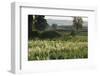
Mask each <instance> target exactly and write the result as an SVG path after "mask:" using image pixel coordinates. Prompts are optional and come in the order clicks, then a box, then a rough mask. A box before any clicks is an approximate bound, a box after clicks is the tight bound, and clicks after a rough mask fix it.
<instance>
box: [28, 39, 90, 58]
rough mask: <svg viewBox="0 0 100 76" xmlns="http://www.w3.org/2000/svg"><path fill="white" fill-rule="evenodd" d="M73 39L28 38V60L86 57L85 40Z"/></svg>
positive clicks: (86, 47)
mask: <svg viewBox="0 0 100 76" xmlns="http://www.w3.org/2000/svg"><path fill="white" fill-rule="evenodd" d="M73 40H74V39H73ZM73 40H70V41H64V40H29V42H28V60H52V59H76V58H87V57H88V43H87V41H86V40H85V41H84V40H80V39H79V40H78V38H77V40H76V41H74V42H73Z"/></svg>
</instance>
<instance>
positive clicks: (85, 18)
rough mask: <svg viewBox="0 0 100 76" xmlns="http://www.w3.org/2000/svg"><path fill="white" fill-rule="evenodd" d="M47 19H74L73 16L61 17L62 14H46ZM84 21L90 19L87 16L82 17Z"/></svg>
mask: <svg viewBox="0 0 100 76" xmlns="http://www.w3.org/2000/svg"><path fill="white" fill-rule="evenodd" d="M45 19H55V20H73V17H60V16H45ZM82 19H83V21H88V18H87V17H82Z"/></svg>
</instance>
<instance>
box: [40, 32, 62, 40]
mask: <svg viewBox="0 0 100 76" xmlns="http://www.w3.org/2000/svg"><path fill="white" fill-rule="evenodd" d="M60 36H61V35H60V34H59V33H58V32H56V31H44V32H42V33H41V38H43V39H53V38H57V37H60Z"/></svg>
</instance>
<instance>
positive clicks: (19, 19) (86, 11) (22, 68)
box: [11, 3, 96, 73]
mask: <svg viewBox="0 0 100 76" xmlns="http://www.w3.org/2000/svg"><path fill="white" fill-rule="evenodd" d="M27 7H28V8H27ZM23 8H25V9H23ZM22 9H23V10H24V11H23V10H22ZM32 9H34V10H32ZM35 10H39V11H38V12H36V11H35ZM67 10H68V11H67ZM45 11H48V12H45ZM66 11H67V12H66ZM22 12H24V13H22ZM54 12H55V13H54ZM57 12H59V13H60V14H59V13H57ZM95 12H96V10H95V9H94V8H87V7H85V8H83V7H71V6H70V7H69V6H68V8H52V7H50V8H49V7H36V6H34V5H33V4H28V3H12V14H11V15H12V52H11V55H12V58H11V63H12V64H11V66H12V67H11V71H12V72H13V73H22V72H46V71H54V70H66V69H71V68H72V69H74V68H89V67H93V66H94V64H95V63H94V57H93V55H94V50H96V49H95V48H94V46H95V45H94V43H95V41H94V39H96V28H95V27H96V26H95ZM29 13H30V14H33V13H34V14H45V15H50V14H52V15H63V13H64V15H66V16H67V15H69V16H72V15H73V16H87V17H88V18H89V21H88V22H89V23H88V25H89V26H88V27H89V28H88V34H89V35H88V37H89V40H88V42H89V46H88V47H89V58H88V59H78V60H77V59H74V60H73V59H71V60H50V61H49V60H48V61H35V62H28V61H27V60H26V59H27V53H24V51H23V50H26V49H27V45H26V43H25V41H26V40H27V35H26V33H27V18H25V17H26V15H27V14H29ZM23 25H24V26H23ZM90 25H91V26H90ZM23 28H24V29H23ZM25 32H26V33H25ZM23 45H24V46H23ZM20 50H21V51H20ZM26 51H27V50H26Z"/></svg>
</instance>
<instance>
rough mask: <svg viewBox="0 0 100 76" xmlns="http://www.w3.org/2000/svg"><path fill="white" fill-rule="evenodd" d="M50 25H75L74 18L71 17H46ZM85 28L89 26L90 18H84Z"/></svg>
mask: <svg viewBox="0 0 100 76" xmlns="http://www.w3.org/2000/svg"><path fill="white" fill-rule="evenodd" d="M45 19H46V20H47V22H48V24H49V25H52V24H57V25H58V26H60V25H64V26H69V25H72V24H73V17H70V16H45ZM82 19H83V26H88V18H87V17H82Z"/></svg>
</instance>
